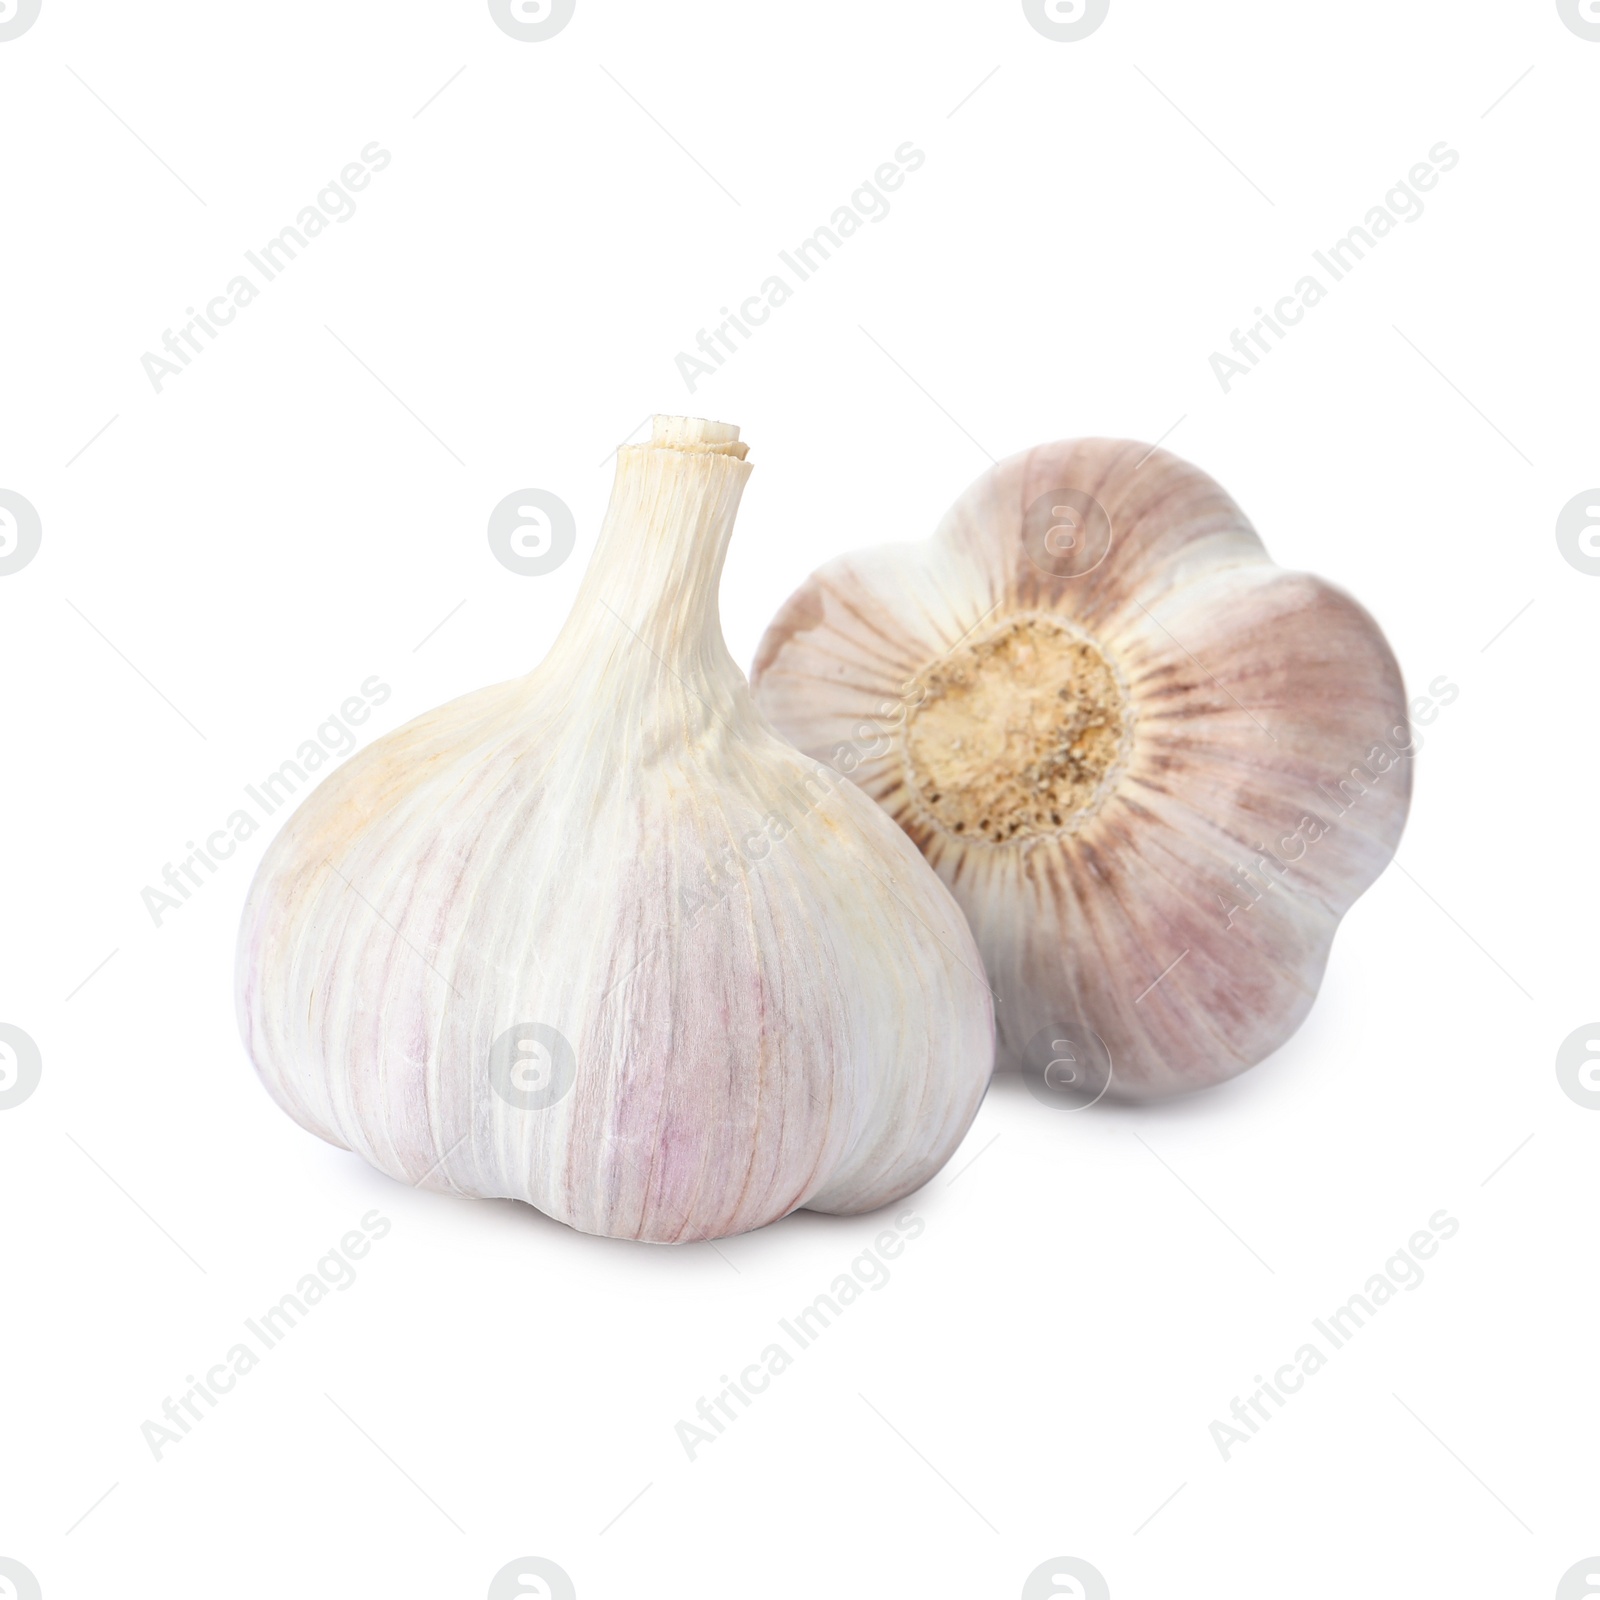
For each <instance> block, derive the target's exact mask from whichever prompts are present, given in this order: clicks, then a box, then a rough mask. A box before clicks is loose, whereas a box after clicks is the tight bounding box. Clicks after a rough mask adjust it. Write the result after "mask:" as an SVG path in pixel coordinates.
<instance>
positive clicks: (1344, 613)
mask: <svg viewBox="0 0 1600 1600" xmlns="http://www.w3.org/2000/svg"><path fill="white" fill-rule="evenodd" d="M751 681H752V687H753V691H754V693H755V696H756V703H757V704H758V705H759V706H760V708H761V709H762V711H764V712H765V713H766V715H767V716H768V717H769V718H770V719H771V720H772V722H773V724H774V726H775V727H777V728H778V729H779V731H780V732H782V733H784V734H785V735H786V736H787V737H788V738H789V739H791V740H793V742H794V743H795V744H796V745H798V746H799V747H800V748H801V749H802V750H805V751H807V752H808V753H810V754H811V755H814V756H816V757H818V758H819V759H821V760H826V761H829V762H831V763H832V764H833V765H835V766H836V767H837V768H839V769H840V770H847V771H849V772H850V773H851V776H852V777H853V778H854V779H855V781H856V782H857V783H859V784H860V785H861V786H862V788H863V789H864V790H865V791H866V792H867V793H868V794H870V795H871V796H872V797H873V798H874V799H875V800H876V801H877V802H878V803H879V804H880V805H882V806H883V807H884V808H885V810H886V811H887V812H888V813H889V814H890V815H892V816H893V817H894V818H895V820H896V821H897V822H899V823H900V825H901V826H902V827H903V828H904V829H905V830H906V832H907V833H908V834H909V836H910V837H911V838H912V839H914V840H915V841H916V843H917V845H918V846H919V847H920V848H921V850H922V851H923V853H924V854H925V855H926V856H927V858H928V860H929V862H930V863H931V864H932V865H933V866H934V868H935V869H936V870H937V871H938V873H939V875H940V876H941V877H942V878H943V879H944V880H945V882H946V883H948V884H949V885H950V887H951V890H952V891H953V892H954V894H955V896H956V898H957V900H958V901H959V902H960V903H961V906H962V909H963V910H964V911H965V912H966V913H967V917H968V920H969V922H970V923H971V926H972V930H973V932H974V934H975V935H976V937H977V940H978V946H979V948H980V950H981V951H982V952H983V957H984V961H985V963H986V966H987V970H988V973H989V978H990V982H991V983H992V984H993V986H994V992H995V995H996V998H997V1001H998V1007H997V1011H996V1017H997V1022H998V1027H999V1037H1000V1059H1001V1062H1002V1064H1004V1065H1009V1066H1013V1067H1022V1068H1023V1069H1024V1070H1025V1071H1027V1072H1029V1073H1030V1074H1033V1073H1037V1074H1045V1073H1047V1072H1049V1071H1051V1070H1053V1069H1054V1068H1055V1066H1056V1062H1055V1061H1053V1060H1052V1059H1051V1058H1052V1055H1053V1054H1054V1055H1055V1056H1057V1057H1064V1058H1070V1057H1071V1055H1072V1052H1071V1051H1070V1050H1068V1049H1066V1048H1061V1049H1058V1050H1055V1051H1054V1052H1053V1051H1052V1048H1051V1046H1052V1041H1055V1040H1057V1039H1058V1038H1064V1039H1066V1040H1068V1041H1071V1040H1078V1041H1084V1040H1088V1041H1089V1043H1088V1045H1087V1050H1088V1055H1089V1057H1090V1058H1095V1057H1098V1060H1090V1061H1087V1062H1085V1061H1083V1060H1082V1057H1083V1054H1084V1053H1083V1051H1081V1050H1080V1051H1078V1056H1079V1058H1080V1062H1079V1064H1080V1066H1082V1065H1088V1066H1089V1067H1090V1068H1091V1070H1098V1071H1100V1073H1101V1080H1100V1081H1099V1082H1098V1084H1097V1085H1092V1086H1091V1087H1092V1089H1093V1092H1094V1094H1095V1095H1096V1096H1097V1095H1098V1094H1108V1095H1109V1096H1111V1097H1120V1098H1124V1099H1139V1098H1147V1097H1151V1096H1158V1095H1166V1094H1172V1093H1175V1092H1178V1091H1181V1090H1187V1089H1194V1088H1199V1087H1202V1086H1204V1085H1207V1084H1211V1083H1215V1082H1217V1081H1219V1080H1221V1079H1224V1078H1227V1077H1230V1076H1232V1075H1233V1074H1234V1073H1237V1072H1239V1071H1241V1070H1242V1069H1244V1068H1246V1067H1248V1066H1251V1065H1252V1064H1254V1063H1255V1062H1257V1061H1260V1060H1261V1059H1262V1058H1263V1057H1264V1056H1266V1055H1268V1054H1270V1053H1271V1052H1272V1051H1273V1050H1275V1049H1276V1048H1277V1047H1278V1046H1279V1045H1281V1044H1282V1043H1283V1042H1284V1040H1286V1039H1287V1038H1288V1037H1289V1035H1290V1034H1292V1033H1293V1032H1294V1030H1295V1029H1296V1028H1297V1027H1298V1026H1299V1024H1300V1023H1301V1021H1302V1020H1303V1019H1304V1017H1305V1015H1306V1013H1307V1011H1308V1010H1309V1009H1310V1006H1311V1003H1312V1000H1313V998H1314V997H1315V995H1316V991H1317V987H1318V984H1319V983H1320V981H1321V978H1322V973H1323V969H1324V967H1325V965H1326V962H1327V959H1328V952H1329V948H1330V945H1331V943H1332V940H1333V935H1334V931H1335V929H1336V928H1337V926H1338V924H1339V920H1340V918H1341V917H1342V916H1343V914H1344V913H1345V911H1347V910H1348V909H1349V907H1350V905H1351V904H1352V903H1353V902H1354V900H1355V899H1356V897H1357V896H1358V895H1359V894H1360V893H1361V892H1362V891H1363V890H1364V889H1365V888H1366V887H1367V886H1368V885H1369V884H1370V883H1371V882H1372V881H1373V880H1374V879H1375V878H1376V877H1377V875H1378V874H1379V873H1380V872H1381V871H1382V870H1383V868H1384V866H1385V865H1387V863H1388V862H1389V860H1390V859H1391V857H1392V856H1393V854H1394V850H1395V847H1396V844H1397V843H1398V841H1399V837H1400V832H1401V829H1402V827H1403V825H1404V822H1405V816H1406V810H1407V807H1408V805H1409V802H1410V792H1411V762H1410V752H1411V750H1412V748H1413V743H1412V739H1411V734H1410V730H1409V726H1408V722H1407V716H1406V701H1405V690H1404V686H1403V684H1402V681H1401V676H1400V670H1399V667H1398V666H1397V665H1396V663H1395V660H1394V656H1393V654H1392V653H1391V651H1390V649H1389V646H1388V644H1387V642H1386V641H1385V639H1384V637H1383V635H1382V633H1381V632H1380V631H1379V629H1378V627H1377V625H1376V623H1374V622H1373V620H1372V618H1371V617H1369V616H1368V615H1367V613H1366V612H1365V611H1363V610H1362V609H1361V607H1360V606H1358V605H1357V604H1356V603H1355V602H1354V601H1353V600H1352V599H1350V598H1349V596H1347V595H1345V594H1344V593H1342V592H1341V591H1340V590H1338V589H1336V588H1334V587H1332V586H1331V585H1329V584H1327V583H1324V582H1322V581H1321V580H1319V579H1317V578H1314V577H1310V576H1307V575H1305V574H1303V573H1293V572H1286V571H1283V570H1282V569H1280V568H1278V567H1277V566H1275V565H1274V564H1273V563H1272V562H1271V561H1270V559H1269V558H1268V556H1267V553H1266V550H1265V548H1264V547H1263V545H1262V543H1261V540H1260V539H1259V538H1258V537H1257V535H1256V533H1255V531H1254V529H1253V528H1252V527H1251V526H1250V524H1249V523H1248V522H1247V521H1246V520H1245V517H1244V515H1243V513H1242V512H1240V510H1239V508H1238V507H1237V506H1236V505H1234V503H1233V502H1232V500H1230V499H1229V498H1228V496H1227V495H1226V494H1225V493H1224V492H1223V490H1222V489H1221V488H1220V487H1219V486H1218V485H1217V484H1216V483H1215V482H1213V481H1212V480H1211V479H1210V478H1209V477H1207V476H1206V474H1205V473H1203V472H1201V471H1199V470H1198V469H1197V468H1195V467H1192V466H1190V465H1188V464H1187V463H1185V462H1183V461H1180V460H1179V459H1178V458H1176V457H1175V456H1172V455H1170V454H1168V453H1167V452H1166V451H1164V450H1151V449H1150V448H1149V447H1147V446H1144V445H1139V444H1134V443H1129V442H1126V441H1118V440H1098V439H1088V440H1075V441H1068V442H1065V443H1060V444H1052V445H1045V446H1041V447H1040V448H1038V449H1035V450H1030V451H1027V452H1025V453H1023V454H1021V455H1017V456H1013V457H1012V458H1010V459H1009V460H1006V461H1003V462H1001V463H999V464H998V465H997V466H996V467H995V468H994V469H993V470H992V471H990V472H987V473H985V474H984V475H983V476H982V477H981V478H979V479H978V480H977V482H976V483H974V484H973V485H972V486H971V487H970V488H969V489H968V490H967V491H966V493H965V494H963V495H962V496H961V498H960V499H959V500H958V501H957V502H956V504H955V506H954V507H953V508H952V509H951V510H950V512H949V513H948V514H947V516H946V517H945V518H944V520H943V522H942V523H941V524H940V526H939V528H938V530H937V532H936V533H935V534H934V535H933V536H932V537H931V538H930V539H927V540H925V541H923V542H921V543H917V544H901V545H886V546H881V547H878V548H875V549H869V550H866V551H864V552H860V553H857V554H852V555H848V556H844V557H841V558H840V559H839V560H837V561H834V562H832V563H830V564H829V565H828V566H826V567H824V568H822V569H821V570H820V571H819V572H817V573H814V574H813V575H812V577H811V578H810V579H809V580H808V581H807V582H806V583H805V584H803V585H802V586H801V588H800V589H799V590H798V591H797V593H796V594H795V595H794V596H793V597H792V598H791V599H790V600H789V601H788V602H787V604H786V605H785V606H784V607H783V609H782V610H781V611H780V612H779V614H778V616H777V617H776V618H775V619H774V621H773V623H772V625H771V627H770V628H769V629H768V632H767V634H766V637H765V638H764V639H763V641H762V644H761V647H760V650H759V652H758V654H757V658H756V662H755V666H754V668H753V670H752V673H751ZM1341 785H1343V786H1344V787H1343V788H1341ZM1091 1035H1092V1036H1094V1037H1095V1038H1097V1039H1098V1042H1099V1046H1100V1047H1101V1049H1100V1050H1097V1049H1096V1047H1095V1044H1094V1042H1093V1040H1092V1039H1090V1036H1091ZM1106 1058H1109V1063H1108V1064H1107V1061H1106ZM1065 1070H1067V1072H1068V1075H1069V1076H1070V1075H1071V1070H1072V1069H1070V1068H1068V1069H1065ZM1041 1098H1048V1096H1047V1095H1044V1094H1042V1095H1041Z"/></svg>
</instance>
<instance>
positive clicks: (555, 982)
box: [238, 417, 994, 1241]
mask: <svg viewBox="0 0 1600 1600" xmlns="http://www.w3.org/2000/svg"><path fill="white" fill-rule="evenodd" d="M745 452H746V446H745V445H743V444H741V443H739V442H738V429H737V428H732V427H729V426H726V425H724V424H720V423H711V422H703V421H695V420H689V419H683V418H670V417H658V418H657V419H656V420H655V425H654V433H653V437H652V439H651V441H650V442H649V443H648V444H646V445H640V446H624V447H623V449H622V450H621V451H620V453H619V460H618V464H617V474H616V482H615V486H614V488H613V491H612V499H611V504H610V508H609V510H608V512H607V515H606V519H605V524H604V527H603V529H602V532H601V536H600V542H599V547H598V549H597V551H596V553H595V556H594V558H593V560H592V562H591V564H590V566H589V569H588V571H587V572H586V574H585V576H584V580H583V583H582V586H581V588H580V591H579V594H578V597H577V600H576V602H575V604H574V607H573V611H572V614H571V616H570V617H569V619H568V621H567V623H566V625H565V627H564V628H563V630H562V632H561V634H560V636H559V637H558V638H557V640H556V642H555V644H554V646H553V647H552V648H551V650H550V653H549V655H548V656H547V657H546V659H545V660H544V662H543V663H542V664H541V665H540V666H539V667H538V669H537V670H535V671H534V672H532V673H530V674H529V675H528V676H526V677H523V678H517V679H513V680H512V681H510V682H508V683H502V684H497V685H495V686H493V687H491V688H487V689H482V690H480V691H478V692H477V693H475V694H469V695H466V696H464V697H463V698H461V699H459V700H455V701H452V702H451V703H450V704H448V705H445V706H442V707H440V708H439V709H437V710H435V711H430V712H428V713H426V714H425V715H423V716H421V717H418V718H417V719H416V720H415V721H413V722H410V723H408V724H407V725H406V726H404V727H402V728H400V729H399V730H398V731H396V732H394V733H391V734H389V735H388V736H386V737H385V738H383V739H380V740H378V741H377V742H375V743H374V744H373V745H371V746H370V747H369V748H368V749H366V750H365V751H363V752H362V753H360V754H359V755H357V756H354V757H352V758H351V760H350V761H348V762H347V763H346V764H345V765H344V766H343V767H341V768H340V769H339V770H338V771H337V772H335V773H333V774H332V775H330V777H329V778H328V779H327V780H326V781H325V782H323V783H322V784H321V786H320V787H318V788H317V789H316V790H315V791H314V792H313V793H312V794H311V795H310V796H309V797H308V798H307V799H306V801H305V803H304V804H303V805H302V806H301V807H300V809H299V810H298V811H297V812H296V813H295V814H294V816H293V817H292V819H291V820H290V821H289V823H288V824H287V825H286V826H285V828H284V829H283V831H282V833H280V834H279V836H278V837H277V839H276V840H275V841H274V842H273V844H272V845H271V847H270V848H269V850H268V851H267V854H266V856H265V858H264V859H263V861H262V863H261V867H260V870H259V872H258V873H257V876H256V879H255V883H254V885H253V886H252V888H251V890H250V895H249V899H248V902H247V904H246V907H245V911H244V918H243V925H242V927H241V930H240V938H239V952H238V1008H239V1018H240V1027H241V1031H242V1033H243V1036H244V1040H245V1044H246V1047H247V1049H248V1050H249V1053H250V1056H251V1059H252V1060H253V1061H254V1063H255V1065H256V1068H257V1070H258V1071H259V1073H260V1075H261V1077H262V1079H263V1081H264V1082H265V1083H266V1086H267V1088H268V1089H269V1090H270V1091H271V1093H272V1094H273V1096H274V1097H275V1098H276V1099H277V1101H278V1103H279V1104H280V1105H281V1106H282V1107H283V1109H284V1110H285V1111H287V1112H288V1113H289V1115H290V1116H292V1117H293V1118H294V1119H295V1120H296V1121H298V1122H299V1123H301V1124H302V1125H303V1126H304V1127H306V1128H309V1129H310V1130H311V1131H312V1132H314V1133H317V1134H320V1135H321V1136H322V1137H323V1138H324V1139H327V1140H329V1141H330V1142H332V1143H334V1144H337V1145H342V1146H344V1147H346V1148H348V1149H351V1150H354V1151H356V1152H357V1153H358V1154H360V1155H361V1156H363V1157H364V1158H365V1159H366V1160H367V1161H369V1162H371V1163H372V1165H374V1166H375V1167H378V1168H380V1169H381V1170H382V1171H384V1172H387V1173H389V1174H391V1175H392V1176H394V1177H396V1178H400V1179H402V1180H404V1181H406V1182H408V1183H412V1184H419V1185H425V1186H427V1187H430V1188H437V1189H443V1190H448V1191H451V1192H455V1193H463V1194H469V1195H480V1196H509V1197H512V1198H515V1199H519V1200H525V1201H527V1202H529V1203H530V1204H531V1205H534V1206H536V1207H538V1209H539V1210H541V1211H543V1212H546V1213H548V1214H549V1215H550V1216H552V1217H556V1218H559V1219H560V1220H562V1221H564V1222H568V1223H570V1224H572V1226H574V1227H576V1228H579V1229H582V1230H584V1231H586V1232H589V1233H597V1234H605V1235H609V1236H612V1237H622V1238H630V1239H644V1240H654V1241H682V1240H693V1239H707V1238H719V1237H722V1236H724V1235H727V1234H733V1233H739V1232H742V1231H744V1230H746V1229H749V1228H755V1227H759V1226H760V1225H762V1224H763V1223H767V1222H771V1221H773V1220H774V1219H776V1218H778V1217H782V1216H784V1215H786V1214H787V1213H789V1212H791V1211H793V1210H795V1209H797V1208H799V1207H802V1206H804V1207H809V1208H810V1209H812V1210H816V1211H828V1212H841V1213H849V1212H859V1211H868V1210H872V1209H874V1208H875V1207H878V1206H882V1205H886V1204H888V1203H889V1202H891V1201H894V1200H896V1199H898V1198H899V1197H901V1196H902V1195H905V1194H907V1193H908V1192H910V1191H911V1190H913V1189H916V1188H917V1187H918V1186H919V1185H921V1184H922V1183H924V1182H926V1180H927V1179H928V1178H929V1177H930V1176H931V1175H932V1174H933V1173H934V1172H936V1171H937V1170H938V1169H939V1167H940V1166H942V1165H943V1163H944V1162H945V1160H946V1159H947V1158H948V1157H949V1155H950V1153H951V1151H952V1150H953V1149H954V1148H955V1145H956V1144H957V1142H958V1141H959V1140H960V1138H961V1136H962V1134H963V1133H964V1132H965V1131H966V1128H967V1126H968V1124H969V1123H970V1122H971V1120H972V1118H973V1116H974V1114H975V1113H976V1111H977V1107H978V1103H979V1101H980V1100H981V1099H982V1096H983V1093H984V1089H985V1087H986V1086H987V1083H988V1080H989V1075H990V1072H991V1069H992V1066H993V1034H994V1025H993V1009H992V1002H991V998H990V994H989V990H988V986H987V984H986V982H985V980H984V976H983V967H982V963H981V961H980V959H979V957H978V953H977V950H976V948H975V946H974V945H973V942H972V938H971V935H970V934H969V932H968V930H967V927H966V923H965V921H964V920H963V918H962V916H961V913H960V911H959V910H958V908H957V906H956V904H955V901H954V900H953V899H952V898H951V896H950V895H949V893H948V892H947V891H946V889H945V887H944V886H943V884H941V883H940V882H939V880H938V878H937V877H936V876H935V875H934V873H933V872H932V871H931V870H929V868H928V866H927V864H926V863H925V862H924V861H923V859H922V857H921V856H920V855H919V854H918V853H917V851H916V850H915V849H914V848H913V847H912V846H911V844H910V843H909V841H908V840H907V839H906V837H905V835H904V834H903V833H901V832H900V830H899V829H898V828H896V827H895V826H894V825H893V823H892V822H890V820H889V819H888V818H887V817H886V816H885V815H884V814H883V813H882V812H881V811H880V810H879V809H878V808H877V807H876V806H874V805H873V804H872V803H871V802H870V801H869V800H868V799H867V798H866V796H864V795H863V794H862V793H861V792H860V791H859V790H858V789H856V788H855V787H854V786H853V785H851V784H849V783H847V782H845V781H843V780H842V779H840V778H839V777H838V776H837V775H836V774H833V773H831V772H829V771H827V770H826V769H823V768H821V767H819V765H818V763H816V762H815V761H813V760H811V759H809V758H807V757H805V756H803V755H801V754H799V753H798V752H796V751H795V750H794V749H792V748H791V747H790V746H789V745H787V744H785V743H784V742H783V741H782V740H781V739H779V738H778V737H777V736H776V735H775V734H774V733H773V732H772V730H771V729H770V728H769V727H768V726H767V724H766V723H765V722H764V721H763V720H762V718H761V717H760V715H759V714H758V713H757V712H756V710H755V707H754V705H753V703H752V702H751V699H750V695H749V690H748V687H747V685H746V683H745V680H744V677H743V674H742V673H741V672H740V671H739V669H738V667H737V666H735V665H734V662H733V660H732V658H731V657H730V656H729V654H728V652H727V648H726V646H725V645H724V643H723V639H722V630H721V625H720V622H719V619H718V610H717V587H718V581H719V578H720V576H721V572H722V564H723V558H724V556H725V554H726V551H727V546H728V539H729V536H730V534H731V533H732V530H733V522H734V515H735V512H736V510H737V507H738V504H739V498H740V495H741V493H742V491H743V488H744V484H745V481H746V479H747V478H748V477H749V474H750V470H751V469H750V467H749V465H748V464H747V463H746V461H745V459H744V457H745Z"/></svg>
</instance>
